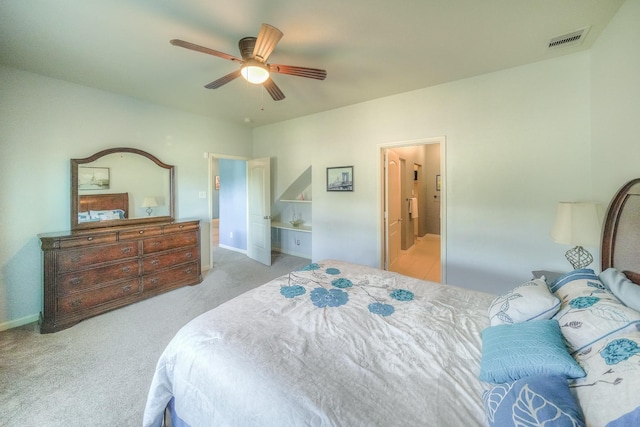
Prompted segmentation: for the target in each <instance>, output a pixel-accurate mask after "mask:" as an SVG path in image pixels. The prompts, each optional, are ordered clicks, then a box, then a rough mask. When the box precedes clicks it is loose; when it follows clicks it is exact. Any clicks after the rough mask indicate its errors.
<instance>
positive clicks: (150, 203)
mask: <svg viewBox="0 0 640 427" xmlns="http://www.w3.org/2000/svg"><path fill="white" fill-rule="evenodd" d="M156 206H158V201H157V200H156V198H155V197H145V198H144V200H143V201H142V207H143V208H155V207H156Z"/></svg>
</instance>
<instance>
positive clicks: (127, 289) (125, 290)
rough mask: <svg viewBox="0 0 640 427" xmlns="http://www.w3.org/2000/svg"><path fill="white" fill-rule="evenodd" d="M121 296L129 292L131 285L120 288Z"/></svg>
mask: <svg viewBox="0 0 640 427" xmlns="http://www.w3.org/2000/svg"><path fill="white" fill-rule="evenodd" d="M120 289H121V290H122V293H123V294H126V293H128V292H130V291H131V285H126V286H123V287H121V288H120Z"/></svg>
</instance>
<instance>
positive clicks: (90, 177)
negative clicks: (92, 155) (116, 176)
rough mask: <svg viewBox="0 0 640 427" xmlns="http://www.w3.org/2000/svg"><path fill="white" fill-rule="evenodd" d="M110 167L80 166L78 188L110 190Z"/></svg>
mask: <svg viewBox="0 0 640 427" xmlns="http://www.w3.org/2000/svg"><path fill="white" fill-rule="evenodd" d="M110 179H111V177H110V176H109V168H91V167H78V190H108V189H109V186H110Z"/></svg>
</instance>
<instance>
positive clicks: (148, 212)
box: [147, 207, 153, 216]
mask: <svg viewBox="0 0 640 427" xmlns="http://www.w3.org/2000/svg"><path fill="white" fill-rule="evenodd" d="M151 213H153V209H151V208H150V207H149V208H147V215H149V216H151Z"/></svg>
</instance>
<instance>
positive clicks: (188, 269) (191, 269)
mask: <svg viewBox="0 0 640 427" xmlns="http://www.w3.org/2000/svg"><path fill="white" fill-rule="evenodd" d="M184 272H185V273H187V274H191V273H192V272H193V268H187V269H186V270H185V271H184Z"/></svg>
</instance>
